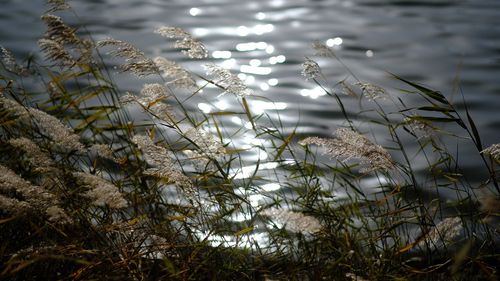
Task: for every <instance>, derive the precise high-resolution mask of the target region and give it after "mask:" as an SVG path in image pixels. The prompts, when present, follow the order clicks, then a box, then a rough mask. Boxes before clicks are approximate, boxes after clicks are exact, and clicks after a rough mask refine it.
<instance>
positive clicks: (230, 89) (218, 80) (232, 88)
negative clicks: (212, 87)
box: [205, 63, 253, 97]
mask: <svg viewBox="0 0 500 281" xmlns="http://www.w3.org/2000/svg"><path fill="white" fill-rule="evenodd" d="M205 69H206V71H207V75H210V76H213V77H214V78H215V81H214V82H215V84H216V85H217V86H220V87H222V88H223V89H224V92H223V93H222V94H221V95H224V94H225V93H232V94H235V95H238V96H240V97H245V96H249V95H252V94H253V91H252V90H251V89H249V88H248V87H247V85H245V83H244V82H243V81H241V79H240V78H238V76H237V75H234V74H232V73H231V72H230V71H229V70H227V69H225V68H223V67H220V66H218V65H215V64H213V63H211V64H206V65H205Z"/></svg>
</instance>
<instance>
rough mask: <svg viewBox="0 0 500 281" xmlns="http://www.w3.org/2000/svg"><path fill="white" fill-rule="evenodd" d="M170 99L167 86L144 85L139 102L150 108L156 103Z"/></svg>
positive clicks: (156, 84)
mask: <svg viewBox="0 0 500 281" xmlns="http://www.w3.org/2000/svg"><path fill="white" fill-rule="evenodd" d="M167 97H168V90H167V88H165V86H163V85H161V84H158V83H153V84H144V85H143V86H142V90H141V97H140V99H139V101H140V102H141V104H142V105H143V106H145V107H150V106H151V105H153V104H154V103H157V102H159V101H161V100H163V99H165V98H167Z"/></svg>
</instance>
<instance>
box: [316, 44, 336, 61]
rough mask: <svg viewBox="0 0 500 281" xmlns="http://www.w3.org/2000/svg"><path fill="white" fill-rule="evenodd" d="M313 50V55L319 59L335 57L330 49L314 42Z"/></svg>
mask: <svg viewBox="0 0 500 281" xmlns="http://www.w3.org/2000/svg"><path fill="white" fill-rule="evenodd" d="M312 47H313V49H314V50H315V51H316V53H315V55H316V56H320V57H330V58H335V57H336V55H335V53H334V52H333V50H332V48H330V47H328V46H327V45H325V44H323V43H321V42H319V41H315V42H313V44H312Z"/></svg>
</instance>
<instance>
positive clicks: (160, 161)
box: [132, 135, 192, 188]
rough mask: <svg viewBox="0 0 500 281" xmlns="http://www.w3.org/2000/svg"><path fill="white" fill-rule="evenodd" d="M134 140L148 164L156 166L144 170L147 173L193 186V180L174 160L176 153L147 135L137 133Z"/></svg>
mask: <svg viewBox="0 0 500 281" xmlns="http://www.w3.org/2000/svg"><path fill="white" fill-rule="evenodd" d="M132 141H133V142H134V143H135V144H136V145H137V146H138V147H139V149H140V150H141V151H142V153H143V155H144V159H145V160H146V162H147V163H148V164H150V165H151V166H154V167H153V168H148V169H146V171H144V174H145V175H149V176H154V177H157V178H161V179H163V180H166V181H167V182H170V183H175V184H177V185H179V186H181V187H188V188H190V187H192V183H191V180H190V179H189V178H188V177H187V176H186V175H184V174H183V173H182V171H181V170H180V168H179V166H178V165H176V164H175V163H174V161H172V159H173V158H174V155H173V153H172V152H171V151H169V150H167V149H166V148H164V147H161V146H159V145H156V144H154V142H153V141H152V140H151V139H150V138H149V137H148V136H145V135H135V136H134V137H133V138H132Z"/></svg>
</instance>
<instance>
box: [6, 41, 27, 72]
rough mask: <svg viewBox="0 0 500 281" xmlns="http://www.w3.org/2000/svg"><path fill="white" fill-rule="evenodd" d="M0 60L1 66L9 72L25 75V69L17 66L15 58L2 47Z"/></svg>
mask: <svg viewBox="0 0 500 281" xmlns="http://www.w3.org/2000/svg"><path fill="white" fill-rule="evenodd" d="M0 60H1V62H2V63H3V66H4V67H5V68H6V69H7V70H8V71H11V72H14V73H17V74H25V73H26V71H27V70H26V69H24V68H23V67H22V66H21V65H19V64H18V63H17V61H16V58H15V57H14V55H13V54H12V52H11V51H9V50H7V49H6V48H4V47H3V46H0Z"/></svg>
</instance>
